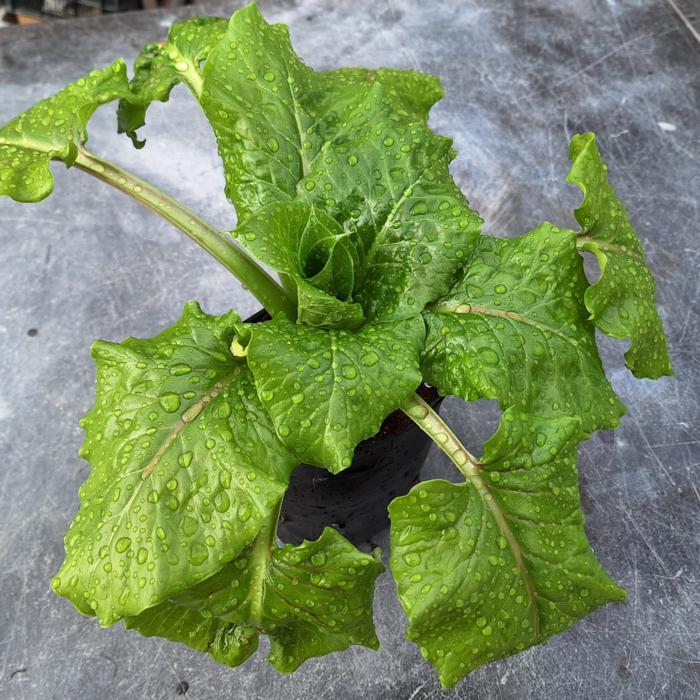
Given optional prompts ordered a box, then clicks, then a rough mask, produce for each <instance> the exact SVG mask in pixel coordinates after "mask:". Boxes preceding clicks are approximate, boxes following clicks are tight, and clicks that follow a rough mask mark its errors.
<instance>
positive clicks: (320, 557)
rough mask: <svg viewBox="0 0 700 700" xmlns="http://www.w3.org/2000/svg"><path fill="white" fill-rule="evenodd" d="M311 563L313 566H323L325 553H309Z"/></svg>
mask: <svg viewBox="0 0 700 700" xmlns="http://www.w3.org/2000/svg"><path fill="white" fill-rule="evenodd" d="M311 563H312V564H313V565H314V566H323V565H324V564H325V563H326V555H325V554H324V553H323V552H316V553H315V554H312V555H311Z"/></svg>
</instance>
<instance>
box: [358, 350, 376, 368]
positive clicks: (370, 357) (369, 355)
mask: <svg viewBox="0 0 700 700" xmlns="http://www.w3.org/2000/svg"><path fill="white" fill-rule="evenodd" d="M377 362H379V355H377V353H376V352H374V350H370V351H369V352H366V353H365V354H364V355H363V356H362V364H363V365H364V366H365V367H372V366H373V365H376V364H377Z"/></svg>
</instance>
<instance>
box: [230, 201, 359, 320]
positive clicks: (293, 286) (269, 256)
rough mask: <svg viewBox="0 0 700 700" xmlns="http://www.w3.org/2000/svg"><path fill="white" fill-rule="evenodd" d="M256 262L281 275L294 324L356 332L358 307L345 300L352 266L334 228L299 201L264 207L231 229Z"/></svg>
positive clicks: (351, 254) (352, 253) (344, 238)
mask: <svg viewBox="0 0 700 700" xmlns="http://www.w3.org/2000/svg"><path fill="white" fill-rule="evenodd" d="M232 235H234V236H235V237H236V238H237V239H238V240H239V241H240V242H241V244H242V245H243V246H245V247H246V248H247V249H248V250H249V251H250V252H251V253H253V254H254V255H255V256H256V257H257V258H258V259H259V260H261V261H262V262H264V263H265V264H267V265H269V266H270V267H272V268H273V269H274V270H276V271H277V272H279V273H281V274H282V275H283V280H284V283H285V287H287V288H288V289H289V290H290V291H291V292H292V293H293V294H294V296H295V297H296V298H297V304H298V313H299V318H298V319H297V320H299V321H300V322H305V323H308V324H309V325H312V326H321V327H329V328H357V327H358V326H359V325H361V324H362V321H363V320H364V314H363V312H362V307H361V306H360V305H359V304H356V303H353V302H352V301H351V296H352V292H353V288H354V284H355V274H356V269H357V265H358V259H357V252H356V250H355V246H354V245H353V244H352V242H351V241H350V238H349V236H348V234H346V233H345V232H344V231H343V229H342V227H341V226H340V224H338V223H337V222H336V221H335V219H333V218H331V217H330V216H328V214H326V213H325V212H324V211H323V210H318V209H316V208H315V207H313V205H310V204H307V203H306V202H302V201H298V200H296V201H287V202H275V203H273V204H268V205H267V206H265V207H263V208H262V209H260V210H258V211H257V212H255V214H253V215H252V216H250V217H249V218H248V219H247V220H246V221H245V223H244V224H242V225H241V226H239V227H238V228H237V229H235V230H234V231H232Z"/></svg>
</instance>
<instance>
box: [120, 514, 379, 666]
mask: <svg viewBox="0 0 700 700" xmlns="http://www.w3.org/2000/svg"><path fill="white" fill-rule="evenodd" d="M275 530H276V523H275V522H274V518H273V519H271V520H270V521H269V522H268V523H267V525H266V527H265V528H263V529H262V530H261V532H260V534H259V535H258V536H257V537H256V539H255V540H254V541H253V542H252V543H251V544H250V545H249V546H248V547H247V548H246V549H245V550H244V551H243V552H242V553H241V554H240V556H239V557H237V558H236V559H235V560H234V561H232V562H230V563H229V564H227V565H226V566H225V567H223V568H222V569H221V570H220V571H219V572H218V573H216V574H215V575H214V576H212V577H211V578H209V579H207V580H206V581H203V582H201V583H199V584H197V585H196V586H194V587H193V588H192V589H190V590H189V591H186V592H184V593H182V594H180V595H178V596H175V597H174V598H173V599H171V600H170V601H168V602H165V603H162V604H161V605H160V606H158V607H156V608H154V609H152V610H146V611H145V612H144V613H142V614H141V615H139V616H138V617H136V618H131V619H129V620H127V621H126V626H127V627H128V628H135V629H137V630H139V631H140V632H141V633H142V634H145V635H147V636H152V635H154V634H155V635H160V636H166V637H168V638H169V639H172V640H173V641H177V642H182V643H185V644H188V645H189V646H193V647H194V648H201V646H204V644H205V643H206V640H207V639H209V640H211V642H213V643H212V646H211V649H208V650H209V651H210V653H211V654H212V656H214V658H217V660H219V661H222V662H223V663H226V664H227V665H229V666H237V665H238V664H240V663H242V662H243V661H245V659H246V658H248V656H250V654H252V653H253V652H254V651H255V650H256V649H257V646H258V637H259V634H260V633H263V634H266V635H267V636H268V638H269V640H270V653H269V655H268V661H269V662H270V663H271V664H272V665H273V666H274V667H275V668H276V669H277V670H278V671H282V672H291V671H294V670H296V668H297V667H298V666H299V665H300V664H302V663H303V662H304V661H306V660H307V659H309V658H312V657H316V656H322V655H324V654H328V653H330V652H333V651H340V650H342V649H347V648H348V647H349V646H351V645H352V644H361V645H363V646H367V647H369V648H371V649H377V648H379V641H378V639H377V636H376V634H375V631H374V623H373V620H372V598H373V593H374V581H375V579H376V577H377V576H378V575H379V574H380V573H381V572H382V571H383V570H384V567H383V566H382V564H381V563H380V562H379V560H378V559H377V558H375V557H374V556H372V555H369V554H364V553H363V552H361V551H359V550H358V549H356V548H355V547H354V546H353V545H352V544H350V542H348V541H347V540H346V539H345V538H344V537H343V536H342V535H340V534H338V533H337V532H336V531H335V530H332V529H330V528H326V529H325V530H324V531H323V534H322V535H321V537H319V539H318V540H316V541H314V542H309V541H304V542H302V543H301V544H300V545H297V546H293V545H290V544H287V545H284V546H281V547H280V546H277V545H276V544H274V532H275ZM163 621H167V626H166V625H164V624H163ZM190 628H191V629H190ZM192 630H197V633H196V634H195V633H193V631H192ZM200 630H201V631H200Z"/></svg>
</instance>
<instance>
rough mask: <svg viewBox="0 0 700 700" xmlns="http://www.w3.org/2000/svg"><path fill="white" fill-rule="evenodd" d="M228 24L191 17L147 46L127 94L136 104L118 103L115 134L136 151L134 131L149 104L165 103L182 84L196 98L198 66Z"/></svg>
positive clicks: (138, 143) (199, 79) (138, 144)
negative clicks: (164, 39) (160, 40)
mask: <svg viewBox="0 0 700 700" xmlns="http://www.w3.org/2000/svg"><path fill="white" fill-rule="evenodd" d="M227 25H228V21H227V20H225V19H222V18H220V17H192V18H190V19H187V20H184V21H182V22H175V23H174V24H173V25H172V26H171V27H170V31H169V33H168V41H167V42H165V43H162V44H156V43H152V44H147V45H146V46H145V47H144V48H143V50H142V51H141V53H140V54H139V56H138V58H137V59H136V61H135V63H134V77H133V78H132V80H131V90H132V92H133V94H134V95H135V96H137V97H138V98H139V99H138V100H134V99H132V100H130V101H129V100H122V101H121V102H120V103H119V110H118V114H117V118H118V129H119V133H120V134H121V133H126V134H127V135H128V136H129V138H131V140H132V142H133V144H134V146H136V148H142V147H143V145H144V144H145V141H139V139H138V138H137V136H136V130H137V129H140V128H141V127H142V126H143V125H144V124H145V123H146V110H147V109H148V106H149V105H150V103H151V102H155V101H159V102H167V101H168V100H169V99H170V92H171V91H172V89H173V88H174V87H175V85H177V84H178V83H180V82H183V83H185V84H186V85H187V87H188V88H189V89H190V90H191V91H192V92H193V93H194V94H195V95H196V96H198V95H200V94H201V92H202V75H201V68H200V67H201V64H202V63H203V62H204V61H205V60H206V58H207V56H208V55H209V52H210V51H211V50H212V48H213V47H214V46H216V44H217V43H218V42H219V41H220V40H221V37H223V35H224V33H225V31H226V26H227Z"/></svg>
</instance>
